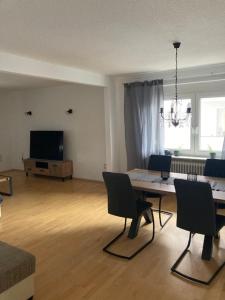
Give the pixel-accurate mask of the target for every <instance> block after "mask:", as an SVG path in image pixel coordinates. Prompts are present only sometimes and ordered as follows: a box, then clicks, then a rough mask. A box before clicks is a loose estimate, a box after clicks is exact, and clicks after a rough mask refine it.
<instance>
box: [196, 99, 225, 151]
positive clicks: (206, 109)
mask: <svg viewBox="0 0 225 300" xmlns="http://www.w3.org/2000/svg"><path fill="white" fill-rule="evenodd" d="M224 133H225V97H213V98H201V99H200V150H207V151H209V150H213V151H221V150H222V146H223V139H224Z"/></svg>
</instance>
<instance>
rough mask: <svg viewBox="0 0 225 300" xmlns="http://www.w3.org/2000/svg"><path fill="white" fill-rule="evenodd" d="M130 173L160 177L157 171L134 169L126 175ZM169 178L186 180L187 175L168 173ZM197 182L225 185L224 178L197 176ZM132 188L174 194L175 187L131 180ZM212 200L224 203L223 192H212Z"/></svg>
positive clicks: (224, 194)
mask: <svg viewBox="0 0 225 300" xmlns="http://www.w3.org/2000/svg"><path fill="white" fill-rule="evenodd" d="M132 173H140V174H143V175H156V176H159V177H160V176H161V172H158V171H149V170H143V169H134V170H131V171H129V172H128V174H132ZM170 177H173V178H180V179H187V174H181V173H172V172H171V173H170ZM197 180H198V181H202V182H217V183H223V184H224V185H225V178H217V177H207V176H201V175H198V177H197ZM131 184H132V186H133V187H134V188H135V189H137V190H142V191H146V192H158V193H161V194H165V195H166V194H175V187H174V185H172V184H165V183H163V182H150V181H144V180H131ZM213 198H214V199H215V200H216V201H218V202H221V203H225V192H222V191H213Z"/></svg>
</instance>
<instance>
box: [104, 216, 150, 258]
mask: <svg viewBox="0 0 225 300" xmlns="http://www.w3.org/2000/svg"><path fill="white" fill-rule="evenodd" d="M150 211H151V219H152V237H151V239H150V240H149V241H148V242H147V243H145V244H144V245H143V246H141V247H140V248H139V249H138V250H137V251H135V252H134V253H133V254H132V255H130V256H125V255H120V254H117V253H114V252H112V251H110V250H108V248H109V247H110V246H111V245H112V244H113V243H114V242H115V241H116V240H118V239H119V238H120V237H121V236H122V235H123V234H124V232H125V230H126V224H127V219H125V222H124V228H123V230H122V232H121V233H120V234H119V235H117V236H116V237H115V238H114V239H113V240H112V241H111V242H109V243H108V244H107V245H106V246H105V247H104V248H103V251H105V252H107V253H108V254H111V255H113V256H116V257H119V258H124V259H128V260H129V259H132V258H133V257H135V256H136V255H137V254H138V253H140V252H141V251H142V250H143V249H144V248H146V247H147V246H148V245H149V244H151V242H152V241H153V240H154V236H155V222H154V216H153V213H152V210H150Z"/></svg>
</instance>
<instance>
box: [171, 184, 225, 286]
mask: <svg viewBox="0 0 225 300" xmlns="http://www.w3.org/2000/svg"><path fill="white" fill-rule="evenodd" d="M174 185H175V190H176V196H177V227H179V228H181V229H184V230H187V231H189V239H188V244H187V246H186V248H185V249H184V251H183V252H182V254H181V255H180V256H179V258H178V259H177V261H176V262H175V263H174V265H173V266H172V268H171V271H172V272H173V273H176V274H178V275H179V276H182V277H184V278H186V279H189V280H192V281H194V282H197V283H202V284H210V283H211V281H212V280H213V279H214V278H215V276H216V275H217V274H218V273H219V271H220V270H221V269H222V268H223V266H224V265H225V262H224V263H223V264H222V265H221V266H220V267H219V268H218V269H217V270H216V271H215V272H214V274H213V275H212V276H211V277H210V279H209V280H208V281H203V280H201V279H198V278H193V277H191V276H188V275H186V274H184V273H181V272H180V271H178V270H177V267H178V266H179V264H180V263H181V261H182V260H183V258H184V256H185V255H186V254H187V253H188V252H189V247H190V244H191V239H192V237H193V235H194V234H195V233H198V234H203V235H204V236H205V239H204V245H203V251H202V259H204V260H210V259H211V255H212V248H213V238H214V237H215V236H218V233H219V231H220V229H221V228H222V227H223V226H224V225H225V216H221V215H217V214H216V208H215V204H214V199H213V196H212V189H211V186H210V184H209V183H207V182H197V181H188V180H183V179H175V180H174Z"/></svg>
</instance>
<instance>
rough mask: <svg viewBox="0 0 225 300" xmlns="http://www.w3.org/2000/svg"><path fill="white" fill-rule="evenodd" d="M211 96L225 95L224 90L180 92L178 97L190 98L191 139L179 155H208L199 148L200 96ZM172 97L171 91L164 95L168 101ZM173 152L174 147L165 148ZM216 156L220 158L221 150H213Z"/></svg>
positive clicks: (206, 151)
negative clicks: (188, 146)
mask: <svg viewBox="0 0 225 300" xmlns="http://www.w3.org/2000/svg"><path fill="white" fill-rule="evenodd" d="M213 97H215V98H216V97H225V91H219V92H198V93H180V94H179V98H183V99H191V108H192V114H191V140H190V146H191V147H190V150H182V149H181V150H180V154H179V155H180V156H190V157H203V158H205V157H209V151H208V150H201V149H200V126H201V98H213ZM173 98H174V95H172V94H171V93H168V94H165V95H164V101H168V100H171V99H173ZM165 149H167V150H169V151H171V152H172V153H173V151H174V150H175V149H168V148H165ZM215 153H216V157H217V158H220V157H221V153H222V149H221V151H215Z"/></svg>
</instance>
